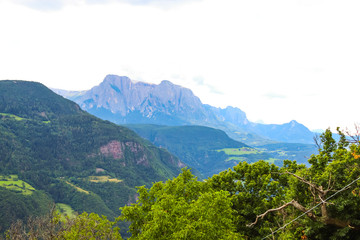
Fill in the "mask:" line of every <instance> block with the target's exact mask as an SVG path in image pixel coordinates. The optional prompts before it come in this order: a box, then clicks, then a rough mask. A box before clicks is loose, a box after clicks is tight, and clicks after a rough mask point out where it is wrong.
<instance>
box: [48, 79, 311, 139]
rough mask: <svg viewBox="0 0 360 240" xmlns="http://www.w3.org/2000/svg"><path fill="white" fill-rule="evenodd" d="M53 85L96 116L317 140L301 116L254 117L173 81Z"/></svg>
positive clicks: (244, 136) (120, 121)
mask: <svg viewBox="0 0 360 240" xmlns="http://www.w3.org/2000/svg"><path fill="white" fill-rule="evenodd" d="M54 91H55V92H57V93H59V94H61V95H63V96H65V97H67V98H69V99H71V100H73V101H75V102H77V103H78V104H79V105H80V106H81V108H82V109H84V110H86V111H88V112H90V113H92V114H94V115H95V116H98V117H100V118H102V119H106V120H110V121H112V122H115V123H118V124H143V123H147V124H159V125H168V126H169V125H170V126H171V125H172V126H179V125H202V126H208V127H214V128H218V129H221V130H223V131H225V132H226V133H227V134H228V135H229V136H230V137H232V138H234V139H236V140H238V141H241V142H244V143H246V144H248V145H264V144H270V143H274V142H277V141H285V142H292V143H313V138H312V135H313V134H312V133H311V131H310V130H309V129H307V128H306V127H305V126H303V125H301V124H298V123H297V122H290V123H288V124H282V125H275V124H272V125H267V124H257V123H252V122H250V121H249V120H248V119H247V118H246V114H245V113H244V112H243V111H241V110H240V109H238V108H234V107H227V108H225V109H221V108H216V107H212V106H209V105H205V104H202V103H201V101H200V99H199V98H198V97H196V96H195V95H194V94H193V93H192V92H191V90H189V89H186V88H183V87H181V86H178V85H174V84H172V83H171V82H169V81H162V82H161V83H160V84H159V85H155V84H148V83H143V82H133V81H131V80H130V79H129V78H127V77H119V76H115V75H108V76H106V77H105V79H104V81H103V82H102V83H101V84H100V85H99V86H96V87H93V88H92V89H90V90H88V91H83V92H66V91H63V90H54ZM279 132H281V133H279Z"/></svg>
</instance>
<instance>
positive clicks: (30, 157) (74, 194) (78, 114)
mask: <svg viewBox="0 0 360 240" xmlns="http://www.w3.org/2000/svg"><path fill="white" fill-rule="evenodd" d="M183 166H184V164H183V163H181V162H180V161H179V160H178V159H177V158H176V157H175V156H172V155H171V154H170V153H169V152H167V151H166V150H165V149H159V148H157V147H155V146H154V145H152V144H151V143H150V142H148V141H146V140H143V139H142V138H140V137H139V136H138V135H136V134H135V133H134V132H133V131H131V130H129V129H127V128H124V127H121V126H118V125H115V124H113V123H110V122H108V121H103V120H100V119H98V118H96V117H94V116H92V115H90V114H88V113H86V112H85V111H83V110H81V109H80V108H79V106H78V105H76V104H75V103H74V102H71V101H69V100H67V99H65V98H63V97H61V96H58V95H56V94H55V93H53V92H52V91H51V90H49V89H48V88H46V87H45V86H43V85H41V84H39V83H35V82H24V81H0V175H1V176H7V175H9V174H16V175H18V177H19V179H21V180H23V181H25V182H27V183H29V184H30V185H31V186H33V187H34V188H35V189H36V190H41V191H43V192H46V193H47V194H48V195H49V196H50V197H51V198H52V199H53V201H55V202H57V203H65V204H69V205H70V206H71V207H72V208H73V209H75V210H76V211H78V212H82V211H88V212H96V213H99V214H104V215H107V216H109V217H114V216H118V214H119V207H121V206H123V205H125V204H128V203H130V202H133V201H135V198H136V189H135V186H139V185H149V184H151V183H152V182H154V181H160V180H165V179H168V178H171V177H174V176H176V175H177V174H178V173H179V172H180V167H183ZM0 222H1V221H0ZM3 230H4V229H3Z"/></svg>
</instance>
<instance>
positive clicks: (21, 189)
mask: <svg viewBox="0 0 360 240" xmlns="http://www.w3.org/2000/svg"><path fill="white" fill-rule="evenodd" d="M0 187H4V188H6V189H9V190H11V191H13V192H17V193H21V194H24V195H30V194H32V193H33V191H35V188H33V187H32V186H31V185H30V184H28V183H27V182H24V181H22V180H19V179H18V176H17V175H8V176H6V175H0Z"/></svg>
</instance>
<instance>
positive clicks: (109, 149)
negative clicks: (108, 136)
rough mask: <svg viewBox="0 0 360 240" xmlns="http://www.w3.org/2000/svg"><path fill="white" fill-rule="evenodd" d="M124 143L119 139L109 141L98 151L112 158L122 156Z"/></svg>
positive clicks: (120, 157)
mask: <svg viewBox="0 0 360 240" xmlns="http://www.w3.org/2000/svg"><path fill="white" fill-rule="evenodd" d="M124 150H125V146H124V143H122V142H119V141H115V140H114V141H111V142H109V143H108V144H106V145H104V146H102V147H100V152H101V153H102V154H104V155H105V156H107V157H110V156H111V157H113V158H114V159H122V158H124Z"/></svg>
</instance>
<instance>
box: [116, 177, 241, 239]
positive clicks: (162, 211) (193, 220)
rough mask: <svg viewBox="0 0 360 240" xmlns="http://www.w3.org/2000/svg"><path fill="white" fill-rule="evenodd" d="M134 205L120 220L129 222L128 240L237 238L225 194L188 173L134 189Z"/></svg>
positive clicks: (125, 208)
mask: <svg viewBox="0 0 360 240" xmlns="http://www.w3.org/2000/svg"><path fill="white" fill-rule="evenodd" d="M138 193H139V200H138V201H137V203H136V204H132V205H131V206H125V207H123V208H121V209H122V215H121V217H120V219H123V220H126V221H130V222H131V225H130V232H131V233H132V236H131V238H130V239H239V238H240V236H239V234H236V233H235V232H234V231H235V227H234V221H233V220H234V217H233V216H234V214H233V209H232V207H231V205H232V203H231V200H230V198H229V193H228V192H226V191H222V190H220V191H214V190H213V189H212V188H210V185H209V184H207V183H206V182H200V181H197V179H196V177H194V175H193V174H192V173H191V172H190V170H183V172H182V173H181V174H180V175H179V176H178V177H177V178H174V179H172V180H168V181H166V182H165V183H162V182H157V183H154V184H153V186H152V187H151V188H150V189H147V188H145V187H140V188H139V189H138Z"/></svg>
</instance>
